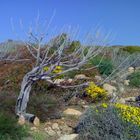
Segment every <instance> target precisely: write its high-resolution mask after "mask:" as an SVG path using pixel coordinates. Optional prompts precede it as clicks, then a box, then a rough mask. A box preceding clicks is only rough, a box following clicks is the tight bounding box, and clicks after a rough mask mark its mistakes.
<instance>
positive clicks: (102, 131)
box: [75, 105, 140, 140]
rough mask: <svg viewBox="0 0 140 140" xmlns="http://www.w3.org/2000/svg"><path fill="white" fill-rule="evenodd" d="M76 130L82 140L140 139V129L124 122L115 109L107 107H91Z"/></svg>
mask: <svg viewBox="0 0 140 140" xmlns="http://www.w3.org/2000/svg"><path fill="white" fill-rule="evenodd" d="M75 130H76V132H77V133H79V135H80V138H79V139H80V140H138V139H140V127H139V126H137V125H134V124H132V123H130V122H126V121H124V120H122V118H121V117H120V116H119V113H118V110H117V109H116V108H115V107H113V106H108V107H107V106H106V105H104V106H102V107H101V106H100V107H99V106H98V107H90V108H89V109H88V110H87V111H86V112H85V114H84V115H83V116H82V117H81V119H80V121H79V123H78V125H77V127H76V128H75Z"/></svg>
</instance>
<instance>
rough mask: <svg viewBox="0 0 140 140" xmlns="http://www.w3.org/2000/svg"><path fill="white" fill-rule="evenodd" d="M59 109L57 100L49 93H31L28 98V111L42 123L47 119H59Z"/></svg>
mask: <svg viewBox="0 0 140 140" xmlns="http://www.w3.org/2000/svg"><path fill="white" fill-rule="evenodd" d="M51 94H53V93H51ZM59 109H60V105H59V102H58V100H57V99H56V98H55V97H54V96H53V95H50V94H49V93H46V94H45V93H41V92H40V93H33V94H32V95H31V97H30V101H29V106H28V111H29V112H31V113H32V114H36V115H37V116H38V117H39V118H40V120H41V121H43V122H44V121H46V120H47V119H49V118H60V114H59V113H60V112H59Z"/></svg>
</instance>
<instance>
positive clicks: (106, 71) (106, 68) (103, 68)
mask: <svg viewBox="0 0 140 140" xmlns="http://www.w3.org/2000/svg"><path fill="white" fill-rule="evenodd" d="M90 63H91V64H92V65H94V66H97V65H99V66H98V70H99V73H100V74H102V75H106V76H108V75H110V74H111V73H112V71H113V69H114V66H113V64H112V61H111V59H109V58H103V59H102V57H100V56H97V57H95V58H92V59H91V60H90Z"/></svg>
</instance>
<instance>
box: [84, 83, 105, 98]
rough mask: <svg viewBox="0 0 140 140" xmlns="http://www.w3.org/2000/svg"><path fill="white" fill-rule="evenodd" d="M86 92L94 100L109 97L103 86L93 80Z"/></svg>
mask: <svg viewBox="0 0 140 140" xmlns="http://www.w3.org/2000/svg"><path fill="white" fill-rule="evenodd" d="M86 93H87V95H88V96H90V97H91V98H92V99H93V100H98V99H103V98H106V97H107V92H106V91H105V90H104V89H103V88H101V87H99V86H97V85H95V83H93V82H90V83H89V86H88V87H87V88H86Z"/></svg>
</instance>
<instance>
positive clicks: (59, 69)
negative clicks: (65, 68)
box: [53, 66, 62, 74]
mask: <svg viewBox="0 0 140 140" xmlns="http://www.w3.org/2000/svg"><path fill="white" fill-rule="evenodd" d="M53 72H54V73H56V74H57V73H60V72H62V67H61V66H56V67H55V69H54V70H53Z"/></svg>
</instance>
